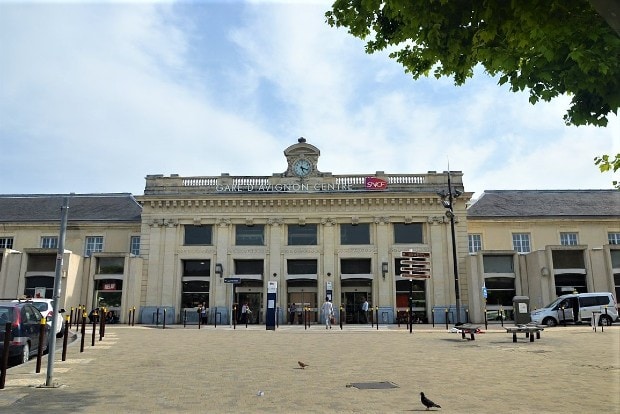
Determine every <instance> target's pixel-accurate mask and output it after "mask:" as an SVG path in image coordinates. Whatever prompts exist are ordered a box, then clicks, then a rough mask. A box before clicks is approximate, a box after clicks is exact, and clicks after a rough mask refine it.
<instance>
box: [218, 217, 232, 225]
mask: <svg viewBox="0 0 620 414" xmlns="http://www.w3.org/2000/svg"><path fill="white" fill-rule="evenodd" d="M217 224H218V225H219V226H220V227H226V226H230V219H229V218H221V219H219V220H218V221H217Z"/></svg>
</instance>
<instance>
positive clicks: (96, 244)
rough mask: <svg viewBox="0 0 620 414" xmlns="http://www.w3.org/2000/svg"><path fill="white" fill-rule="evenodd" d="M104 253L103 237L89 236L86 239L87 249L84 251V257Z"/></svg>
mask: <svg viewBox="0 0 620 414" xmlns="http://www.w3.org/2000/svg"><path fill="white" fill-rule="evenodd" d="M102 251H103V236H88V237H86V248H85V249H84V256H86V257H88V256H90V255H91V254H93V253H98V252H102Z"/></svg>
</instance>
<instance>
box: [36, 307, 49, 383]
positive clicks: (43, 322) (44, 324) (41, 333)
mask: <svg viewBox="0 0 620 414" xmlns="http://www.w3.org/2000/svg"><path fill="white" fill-rule="evenodd" d="M45 328H47V322H46V319H45V318H41V329H39V347H38V348H37V368H36V370H35V372H36V373H37V374H38V373H39V372H41V357H42V356H43V342H45V330H46V329H45Z"/></svg>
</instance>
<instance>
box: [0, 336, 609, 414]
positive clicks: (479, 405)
mask: <svg viewBox="0 0 620 414" xmlns="http://www.w3.org/2000/svg"><path fill="white" fill-rule="evenodd" d="M61 350H62V349H61V348H60V349H58V350H57V351H58V352H57V355H56V361H55V363H54V371H53V377H52V378H53V381H54V385H55V387H51V388H50V387H41V385H44V384H45V382H46V368H47V361H46V360H45V359H44V360H43V364H42V369H41V373H39V374H36V373H35V368H36V364H35V361H34V360H31V361H30V362H29V363H27V364H24V365H20V366H16V367H13V368H11V369H9V370H8V373H7V378H6V385H5V389H3V390H0V413H35V412H37V413H39V412H40V413H46V414H54V413H111V412H115V413H233V412H234V413H254V412H257V413H401V412H422V411H425V407H424V406H423V405H422V404H421V403H420V396H419V394H420V392H421V391H423V392H424V393H425V394H426V396H427V397H429V398H430V399H432V400H433V401H435V402H436V403H438V404H439V405H441V407H442V408H441V409H435V410H437V412H443V413H511V412H514V413H563V414H567V413H580V414H581V413H620V326H618V325H616V326H613V327H608V328H605V331H604V332H601V330H600V328H599V329H598V330H597V332H594V331H593V330H592V328H591V327H589V326H586V325H583V326H569V327H556V328H551V329H546V330H545V331H544V332H543V333H542V336H541V338H540V339H539V340H536V341H535V342H530V341H529V340H527V339H526V338H524V337H523V336H522V335H521V336H520V337H519V338H518V342H517V343H513V342H512V336H511V335H509V334H507V333H506V332H505V330H504V329H503V328H502V327H501V326H499V325H493V326H489V329H488V330H487V331H486V332H484V333H481V334H478V335H476V339H475V340H474V341H470V340H463V339H462V338H461V335H460V334H458V333H452V332H450V331H447V330H446V328H445V326H436V327H432V326H430V325H414V333H413V334H410V333H409V331H408V330H407V329H406V328H405V327H404V326H402V327H400V328H399V327H397V326H395V325H389V326H380V328H379V330H376V329H372V328H371V327H370V326H364V327H362V326H345V327H344V330H342V331H341V330H340V329H339V327H337V326H336V327H334V328H333V329H331V330H326V329H325V328H324V327H323V326H317V325H313V326H312V327H311V328H310V329H308V330H305V329H304V327H303V325H302V326H299V325H295V326H281V327H279V328H278V329H277V330H276V331H267V330H265V327H264V326H257V325H254V326H250V327H249V328H247V329H246V328H245V326H238V327H237V329H232V328H231V327H229V326H218V327H217V328H214V327H213V326H208V327H204V326H203V327H202V329H200V330H199V329H198V327H197V326H195V325H192V326H188V327H186V328H183V327H182V326H177V325H174V326H172V327H166V329H161V326H160V327H158V328H155V327H147V326H134V327H129V326H126V325H125V326H123V325H108V326H107V327H106V331H105V337H104V338H103V339H102V340H101V341H99V337H98V335H97V336H96V341H95V346H91V335H90V333H88V332H87V335H86V341H85V348H84V352H80V339H79V338H78V340H76V341H75V342H73V343H72V344H71V345H70V346H69V347H68V351H67V360H66V361H64V362H63V361H61V360H60V356H61ZM298 361H302V362H304V363H306V364H308V365H309V366H308V367H307V368H305V369H302V368H301V367H300V366H299V365H298V363H297V362H298ZM363 385H368V386H371V387H372V386H386V385H387V386H392V385H393V386H394V387H393V388H386V387H383V388H380V389H364V388H363V387H362V386H363ZM358 386H359V388H358Z"/></svg>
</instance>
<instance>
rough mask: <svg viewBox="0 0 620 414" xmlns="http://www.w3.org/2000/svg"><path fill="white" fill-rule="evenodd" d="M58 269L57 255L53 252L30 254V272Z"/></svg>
mask: <svg viewBox="0 0 620 414" xmlns="http://www.w3.org/2000/svg"><path fill="white" fill-rule="evenodd" d="M55 269H56V256H55V255H53V254H29V255H28V271H29V272H53V271H54V270H55Z"/></svg>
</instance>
